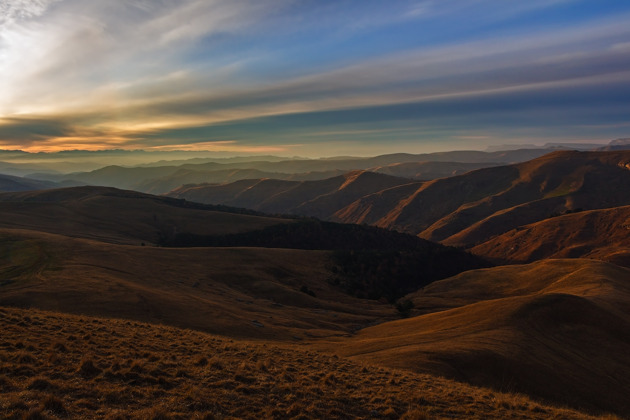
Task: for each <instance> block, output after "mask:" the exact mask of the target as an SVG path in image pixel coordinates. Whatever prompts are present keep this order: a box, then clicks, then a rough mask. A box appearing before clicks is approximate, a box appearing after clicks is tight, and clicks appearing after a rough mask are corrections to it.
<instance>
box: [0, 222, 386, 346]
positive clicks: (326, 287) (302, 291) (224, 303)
mask: <svg viewBox="0 0 630 420" xmlns="http://www.w3.org/2000/svg"><path fill="white" fill-rule="evenodd" d="M0 255H2V256H3V259H2V262H1V266H0V290H1V293H0V305H5V306H6V305H8V306H17V307H24V308H41V309H47V310H54V311H60V312H66V313H75V314H88V315H95V316H103V317H115V318H127V319H136V320H141V321H145V322H152V323H159V324H169V325H175V326H178V327H182V328H193V329H197V330H202V331H208V332H212V333H216V334H222V335H225V336H232V337H241V338H267V339H276V340H285V341H286V340H289V341H292V340H300V339H303V338H305V337H306V336H311V337H314V336H318V335H331V334H341V333H348V332H349V331H352V330H355V329H358V328H360V327H362V326H365V325H368V324H371V323H374V322H376V321H377V320H378V319H382V318H392V317H396V314H395V310H394V308H393V306H391V305H387V304H383V303H379V302H376V301H370V300H364V299H357V298H353V297H351V296H349V295H347V294H346V293H345V292H344V291H343V290H341V289H340V288H338V287H336V286H334V285H332V284H329V283H328V281H327V279H328V278H329V276H330V275H331V273H330V271H329V256H328V253H327V252H325V251H303V250H288V249H265V248H160V247H149V246H144V247H142V246H129V245H117V244H107V243H103V242H97V241H92V240H85V239H77V238H68V237H66V236H61V235H54V234H45V233H41V232H32V231H25V230H14V229H8V230H5V229H3V230H1V231H0ZM307 292H309V293H307Z"/></svg>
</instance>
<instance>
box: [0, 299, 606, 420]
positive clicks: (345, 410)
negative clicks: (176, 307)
mask: <svg viewBox="0 0 630 420" xmlns="http://www.w3.org/2000/svg"><path fill="white" fill-rule="evenodd" d="M0 328H1V329H2V332H3V333H2V334H3V335H2V342H1V343H0V361H1V362H2V364H1V365H0V392H1V394H0V417H2V418H6V419H22V418H29V419H35V418H39V419H43V418H45V419H49V418H68V419H83V418H107V419H114V418H125V419H132V420H141V419H180V418H186V419H215V418H243V419H259V418H296V417H297V418H326V419H347V418H390V419H393V418H400V419H403V420H416V419H437V418H468V419H505V418H520V419H558V418H571V419H591V418H594V417H591V416H588V415H585V414H583V413H579V412H577V411H574V410H570V409H565V408H558V407H553V406H548V405H544V404H540V403H538V402H535V401H532V400H531V399H529V398H527V397H526V396H522V395H514V394H503V393H498V392H494V391H491V390H488V389H483V388H476V387H471V386H468V385H465V384H460V383H457V382H454V381H449V380H446V379H443V378H438V377H434V376H429V375H422V374H414V373H411V372H402V371H397V370H392V369H384V368H380V367H376V366H370V365H364V364H360V363H356V362H352V361H348V360H344V359H340V358H338V357H337V356H334V355H329V354H320V353H317V352H313V351H311V350H310V349H308V348H303V347H295V346H294V347H287V346H278V345H274V344H273V343H267V342H251V341H249V342H248V341H238V340H237V341H235V340H232V339H226V338H224V337H219V336H214V335H209V334H204V333H201V332H197V331H191V330H182V329H176V328H172V327H166V326H162V325H152V324H145V323H139V322H136V321H125V320H115V319H107V318H92V317H86V316H73V315H67V314H62V313H55V312H44V311H39V310H20V309H14V308H2V307H0ZM26 337H28V339H26Z"/></svg>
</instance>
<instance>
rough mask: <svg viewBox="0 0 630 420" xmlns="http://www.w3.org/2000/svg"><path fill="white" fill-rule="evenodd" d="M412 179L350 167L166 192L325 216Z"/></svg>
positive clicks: (271, 209) (173, 195) (199, 200)
mask: <svg viewBox="0 0 630 420" xmlns="http://www.w3.org/2000/svg"><path fill="white" fill-rule="evenodd" d="M411 182H413V181H411V180H409V179H405V178H399V177H393V176H390V175H384V174H376V173H373V172H366V171H352V172H348V173H346V174H344V175H340V176H336V177H332V178H328V179H324V180H317V181H287V180H278V179H260V180H255V181H253V180H245V181H237V182H234V183H231V184H227V185H192V186H182V187H180V188H178V189H176V190H174V191H172V192H171V193H169V195H170V196H172V197H177V198H185V199H187V200H190V201H197V202H200V203H210V204H225V205H229V206H236V207H245V208H249V209H254V210H259V211H264V212H267V213H284V214H300V215H306V216H315V217H319V218H323V219H327V218H330V217H331V216H332V215H333V214H334V213H335V212H336V211H338V210H339V209H340V208H343V207H345V206H347V205H349V204H351V203H352V202H353V201H355V200H357V199H359V198H361V197H363V196H365V195H368V194H371V193H374V192H377V191H381V190H383V189H386V188H390V187H393V186H397V185H405V184H409V183H411Z"/></svg>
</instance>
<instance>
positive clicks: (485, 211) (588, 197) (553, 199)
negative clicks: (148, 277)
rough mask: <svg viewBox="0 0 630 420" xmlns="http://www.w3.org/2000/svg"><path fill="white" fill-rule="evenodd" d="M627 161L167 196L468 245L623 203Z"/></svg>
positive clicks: (604, 155) (601, 159)
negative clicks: (427, 178) (563, 216)
mask: <svg viewBox="0 0 630 420" xmlns="http://www.w3.org/2000/svg"><path fill="white" fill-rule="evenodd" d="M629 167H630V152H629V151H619V152H574V151H558V152H553V153H550V154H548V155H545V156H543V157H540V158H537V159H534V160H531V161H528V162H523V163H519V164H514V165H508V166H497V167H491V168H484V169H479V170H475V171H472V172H468V173H465V174H463V175H457V176H451V177H447V178H440V179H435V180H432V181H426V182H418V181H409V180H406V181H405V180H404V178H385V175H382V174H373V173H370V172H350V173H348V174H346V175H345V176H344V177H336V178H330V179H327V180H322V181H314V182H311V183H306V182H305V183H301V184H296V183H290V182H287V181H276V180H260V181H251V180H248V181H241V182H238V183H233V184H227V185H220V186H186V187H182V188H179V189H176V190H174V191H173V192H171V193H170V194H169V195H171V196H174V197H182V198H187V199H190V200H194V201H200V202H206V203H223V204H229V205H234V206H239V207H246V208H254V209H258V210H263V211H268V212H275V213H292V214H302V215H308V216H315V217H319V218H322V219H326V220H331V221H336V222H343V223H357V224H363V223H366V224H371V225H375V226H379V227H383V228H387V229H394V230H398V231H402V232H406V233H410V234H414V235H418V236H420V237H422V238H425V239H429V240H432V241H439V242H443V243H445V244H447V245H453V246H463V247H469V246H474V245H476V244H480V243H482V242H485V241H487V240H489V239H490V238H492V237H494V236H497V235H501V234H503V233H505V232H508V231H510V230H512V229H515V228H517V227H519V226H522V225H526V224H530V223H534V222H538V221H541V220H544V219H547V218H549V217H552V216H554V215H558V214H562V213H565V212H567V211H575V210H593V209H602V208H611V207H617V206H624V205H629V204H630V196H628V195H626V194H619V192H620V191H628V190H630V170H629V169H628V168H629ZM357 174H358V176H357ZM346 181H347V182H346ZM347 186H350V187H352V188H347Z"/></svg>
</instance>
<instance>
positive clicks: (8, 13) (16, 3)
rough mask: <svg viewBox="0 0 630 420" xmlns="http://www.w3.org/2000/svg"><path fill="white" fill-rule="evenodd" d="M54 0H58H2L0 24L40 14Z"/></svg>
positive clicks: (0, 4) (54, 0)
mask: <svg viewBox="0 0 630 420" xmlns="http://www.w3.org/2000/svg"><path fill="white" fill-rule="evenodd" d="M56 1H60V0H3V1H2V2H1V3H0V26H3V25H6V24H9V23H14V22H15V21H17V20H22V19H28V18H32V17H36V16H41V15H42V14H44V12H45V11H46V9H48V7H49V6H50V5H51V4H52V3H54V2H56Z"/></svg>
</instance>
